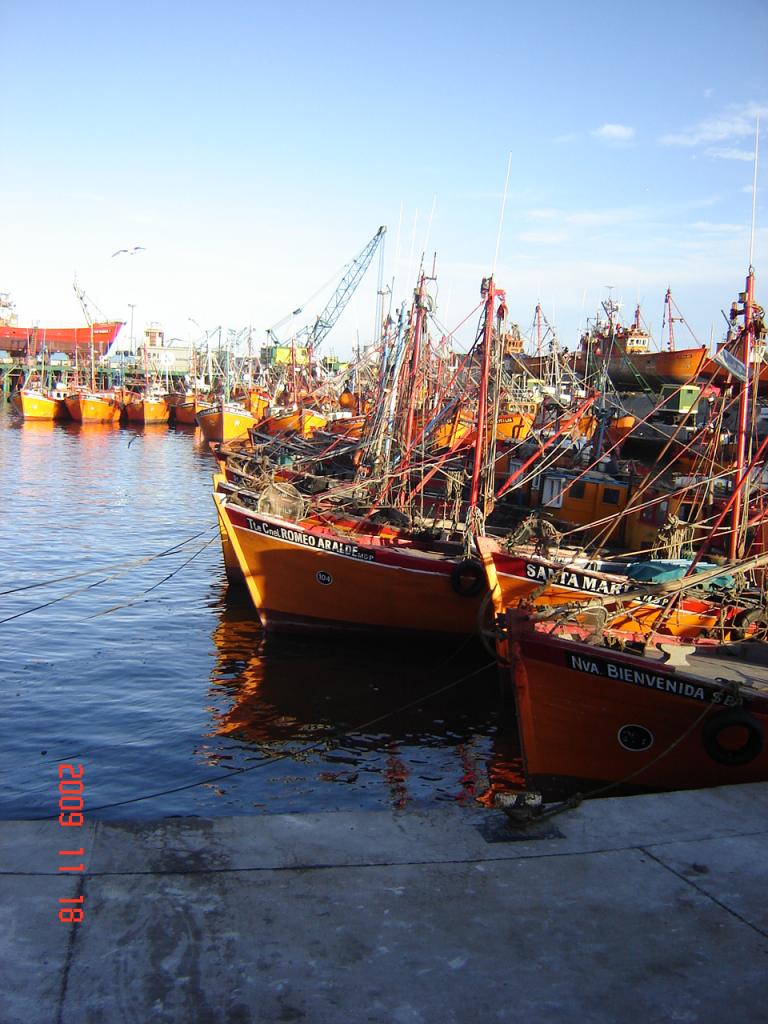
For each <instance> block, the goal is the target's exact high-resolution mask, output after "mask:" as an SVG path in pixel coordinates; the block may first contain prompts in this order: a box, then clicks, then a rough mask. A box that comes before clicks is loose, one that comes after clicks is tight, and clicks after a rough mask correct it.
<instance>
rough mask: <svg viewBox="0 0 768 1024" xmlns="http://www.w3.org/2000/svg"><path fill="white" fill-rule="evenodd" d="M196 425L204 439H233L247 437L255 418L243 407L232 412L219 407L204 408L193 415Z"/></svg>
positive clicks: (215, 440) (218, 440) (222, 440)
mask: <svg viewBox="0 0 768 1024" xmlns="http://www.w3.org/2000/svg"><path fill="white" fill-rule="evenodd" d="M195 419H196V421H197V425H198V426H199V427H200V430H201V431H202V434H203V437H204V438H205V440H206V441H214V442H219V443H221V442H224V441H235V440H237V439H238V438H240V437H247V436H248V431H249V430H250V429H251V427H252V426H254V425H255V423H256V420H255V419H254V417H253V416H251V414H250V413H249V412H246V411H245V410H244V409H243V410H240V411H237V412H233V411H230V410H228V409H224V410H222V409H221V408H214V409H205V410H203V411H201V412H198V413H197V414H196V416H195Z"/></svg>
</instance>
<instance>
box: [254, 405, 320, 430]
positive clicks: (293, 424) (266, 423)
mask: <svg viewBox="0 0 768 1024" xmlns="http://www.w3.org/2000/svg"><path fill="white" fill-rule="evenodd" d="M327 422H328V420H327V419H326V417H325V416H322V415H321V414H320V413H317V412H313V411H312V410H311V409H302V410H296V411H294V412H287V413H284V414H283V415H279V416H270V417H268V418H267V419H265V420H263V421H262V423H261V426H260V429H261V430H263V431H265V433H267V434H273V435H274V434H288V433H293V434H300V435H301V436H302V437H311V436H312V434H314V433H315V431H316V430H321V429H322V428H323V427H324V426H325V425H326V423H327Z"/></svg>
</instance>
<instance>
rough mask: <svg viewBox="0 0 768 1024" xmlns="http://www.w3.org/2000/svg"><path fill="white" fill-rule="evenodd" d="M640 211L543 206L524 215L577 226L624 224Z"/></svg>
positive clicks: (539, 219) (528, 217)
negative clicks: (570, 209) (557, 208)
mask: <svg viewBox="0 0 768 1024" xmlns="http://www.w3.org/2000/svg"><path fill="white" fill-rule="evenodd" d="M640 214H641V211H639V210H632V209H609V210H572V211H570V212H566V211H565V210H556V209H552V208H544V209H538V210H528V212H527V213H526V217H527V219H528V220H531V221H553V220H558V221H560V223H562V224H574V225H576V226H577V227H605V226H609V225H612V224H626V223H627V222H628V221H635V220H637V219H638V218H639V217H640Z"/></svg>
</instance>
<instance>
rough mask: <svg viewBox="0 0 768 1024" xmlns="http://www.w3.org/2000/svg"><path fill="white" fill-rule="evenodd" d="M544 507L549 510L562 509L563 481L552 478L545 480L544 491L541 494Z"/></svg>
mask: <svg viewBox="0 0 768 1024" xmlns="http://www.w3.org/2000/svg"><path fill="white" fill-rule="evenodd" d="M541 503H542V505H547V506H549V508H561V506H562V504H563V481H562V480H558V479H557V478H555V479H554V480H553V479H552V477H549V476H548V477H545V478H544V490H543V491H542V493H541Z"/></svg>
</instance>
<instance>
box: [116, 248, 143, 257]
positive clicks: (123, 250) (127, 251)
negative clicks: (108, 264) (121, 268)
mask: <svg viewBox="0 0 768 1024" xmlns="http://www.w3.org/2000/svg"><path fill="white" fill-rule="evenodd" d="M143 251H144V246H143V245H134V247H133V248H132V249H118V250H117V252H113V253H112V258H114V257H115V256H119V255H120V253H121V252H125V253H127V254H128V255H129V256H133V254H134V253H137V252H143Z"/></svg>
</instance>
